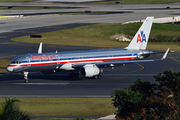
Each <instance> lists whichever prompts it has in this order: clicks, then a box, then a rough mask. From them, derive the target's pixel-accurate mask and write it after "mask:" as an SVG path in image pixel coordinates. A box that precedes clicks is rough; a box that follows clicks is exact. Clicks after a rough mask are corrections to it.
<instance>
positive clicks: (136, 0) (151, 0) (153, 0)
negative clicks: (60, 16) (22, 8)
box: [0, 0, 179, 4]
mask: <svg viewBox="0 0 180 120" xmlns="http://www.w3.org/2000/svg"><path fill="white" fill-rule="evenodd" d="M27 1H35V0H0V2H27ZM122 1H123V2H124V4H159V3H172V2H179V0H111V1H106V0H105V1H101V2H87V3H86V2H84V3H85V4H116V2H119V3H121V2H122Z"/></svg>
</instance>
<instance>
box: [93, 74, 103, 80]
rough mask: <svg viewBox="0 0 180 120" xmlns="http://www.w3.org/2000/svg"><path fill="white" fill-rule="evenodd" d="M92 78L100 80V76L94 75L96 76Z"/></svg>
mask: <svg viewBox="0 0 180 120" xmlns="http://www.w3.org/2000/svg"><path fill="white" fill-rule="evenodd" d="M93 78H94V79H101V78H102V76H101V75H96V76H94V77H93Z"/></svg>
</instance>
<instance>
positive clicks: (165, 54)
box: [161, 48, 170, 60]
mask: <svg viewBox="0 0 180 120" xmlns="http://www.w3.org/2000/svg"><path fill="white" fill-rule="evenodd" d="M169 49H170V48H168V49H167V50H166V52H165V53H164V55H163V57H162V58H161V60H164V59H166V57H167V54H168V52H169Z"/></svg>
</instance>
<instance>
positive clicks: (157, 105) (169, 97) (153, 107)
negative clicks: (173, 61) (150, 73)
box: [113, 69, 180, 120]
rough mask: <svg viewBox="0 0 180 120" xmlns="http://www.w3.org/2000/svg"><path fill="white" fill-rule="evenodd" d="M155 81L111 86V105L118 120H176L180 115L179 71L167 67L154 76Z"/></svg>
mask: <svg viewBox="0 0 180 120" xmlns="http://www.w3.org/2000/svg"><path fill="white" fill-rule="evenodd" d="M154 78H155V79H156V83H150V82H149V81H145V82H143V81H142V80H138V81H136V82H135V83H134V85H131V86H130V87H129V88H126V89H123V90H122V89H120V88H119V89H115V90H114V96H115V97H114V99H113V105H114V107H116V108H118V110H117V113H116V114H117V116H118V118H119V119H118V120H122V119H123V118H124V120H129V119H131V120H137V119H138V120H167V119H168V120H177V119H179V118H180V109H179V106H180V95H179V94H180V89H179V87H180V72H174V71H172V70H171V69H168V70H167V71H165V72H164V73H163V74H162V73H159V74H158V75H157V76H154Z"/></svg>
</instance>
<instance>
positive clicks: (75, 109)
mask: <svg viewBox="0 0 180 120" xmlns="http://www.w3.org/2000/svg"><path fill="white" fill-rule="evenodd" d="M17 99H18V100H20V101H21V102H20V103H19V106H20V108H21V109H22V110H23V111H27V112H28V113H30V114H31V115H32V116H58V115H109V114H113V113H114V111H115V110H116V109H115V108H114V107H113V106H112V104H111V99H112V98H59V97H57V98H38V97H36V98H33V97H28V98H24V97H20V98H17ZM3 101H4V99H2V98H1V99H0V103H1V102H3Z"/></svg>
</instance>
